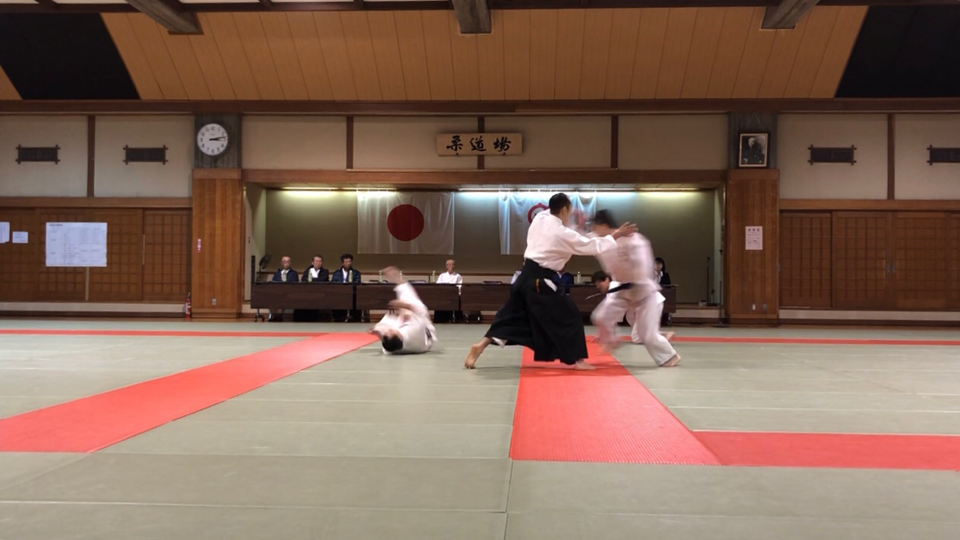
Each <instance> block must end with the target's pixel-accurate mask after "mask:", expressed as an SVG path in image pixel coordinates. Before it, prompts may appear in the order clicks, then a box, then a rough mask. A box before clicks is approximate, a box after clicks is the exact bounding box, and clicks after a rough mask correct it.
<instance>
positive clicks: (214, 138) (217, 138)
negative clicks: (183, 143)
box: [207, 136, 227, 141]
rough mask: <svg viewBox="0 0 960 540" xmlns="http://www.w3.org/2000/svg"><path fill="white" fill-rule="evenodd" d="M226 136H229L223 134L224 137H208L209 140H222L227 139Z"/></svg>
mask: <svg viewBox="0 0 960 540" xmlns="http://www.w3.org/2000/svg"><path fill="white" fill-rule="evenodd" d="M226 138H227V137H226V136H223V137H210V138H209V139H207V140H208V141H222V140H224V139H226Z"/></svg>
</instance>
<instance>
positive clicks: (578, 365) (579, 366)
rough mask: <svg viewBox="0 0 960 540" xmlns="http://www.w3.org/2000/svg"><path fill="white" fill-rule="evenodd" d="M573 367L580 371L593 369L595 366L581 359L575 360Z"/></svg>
mask: <svg viewBox="0 0 960 540" xmlns="http://www.w3.org/2000/svg"><path fill="white" fill-rule="evenodd" d="M573 369H577V370H580V371H593V370H595V369H597V368H595V367H593V366H591V365H590V364H588V363H586V362H584V361H583V360H577V363H576V364H574V365H573Z"/></svg>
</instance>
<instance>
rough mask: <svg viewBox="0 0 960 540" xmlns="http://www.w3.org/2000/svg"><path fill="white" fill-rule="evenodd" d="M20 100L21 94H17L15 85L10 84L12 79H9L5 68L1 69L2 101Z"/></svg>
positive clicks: (0, 90)
mask: <svg viewBox="0 0 960 540" xmlns="http://www.w3.org/2000/svg"><path fill="white" fill-rule="evenodd" d="M5 99H6V100H15V99H16V100H18V99H20V93H19V92H17V89H16V88H14V86H13V83H12V82H10V77H7V74H6V72H4V71H3V68H0V100H5Z"/></svg>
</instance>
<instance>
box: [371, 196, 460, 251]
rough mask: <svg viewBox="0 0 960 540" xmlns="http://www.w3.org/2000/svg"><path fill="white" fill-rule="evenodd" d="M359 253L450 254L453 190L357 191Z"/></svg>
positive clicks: (451, 247) (451, 249) (451, 246)
mask: <svg viewBox="0 0 960 540" xmlns="http://www.w3.org/2000/svg"><path fill="white" fill-rule="evenodd" d="M357 219H358V223H357V225H358V228H357V230H358V233H359V234H358V246H357V251H358V252H359V253H406V254H445V255H452V254H453V193H428V192H423V193H421V192H406V193H404V192H375V193H358V194H357Z"/></svg>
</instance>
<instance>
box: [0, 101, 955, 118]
mask: <svg viewBox="0 0 960 540" xmlns="http://www.w3.org/2000/svg"><path fill="white" fill-rule="evenodd" d="M728 112H756V113H849V112H861V113H863V112H874V113H888V112H900V113H913V112H960V98H874V99H856V98H842V99H639V100H623V101H620V100H581V101H571V100H566V101H563V100H558V101H381V102H376V101H356V102H350V101H266V100H264V101H252V100H251V101H200V100H197V101H176V100H168V101H162V100H161V101H141V100H77V101H60V100H26V101H22V100H21V101H0V113H3V114H110V113H132V114H148V113H149V114H208V113H209V114H300V115H318V116H320V115H325V116H348V115H362V116H397V115H410V116H445V115H453V116H464V115H470V116H474V115H480V114H483V115H489V116H495V115H556V114H582V115H609V114H643V113H701V114H717V113H728Z"/></svg>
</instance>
